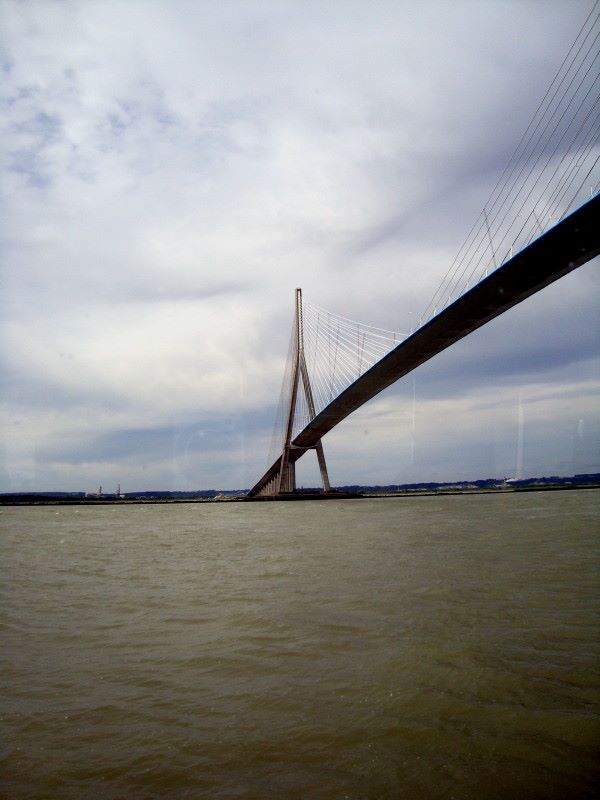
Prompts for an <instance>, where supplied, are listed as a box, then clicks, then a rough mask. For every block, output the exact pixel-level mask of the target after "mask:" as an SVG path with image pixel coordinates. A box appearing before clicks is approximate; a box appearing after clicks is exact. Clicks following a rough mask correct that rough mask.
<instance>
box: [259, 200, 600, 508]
mask: <svg viewBox="0 0 600 800" xmlns="http://www.w3.org/2000/svg"><path fill="white" fill-rule="evenodd" d="M599 253H600V196H596V197H594V198H593V199H592V200H589V201H588V202H587V203H585V204H584V205H583V206H581V207H580V208H578V209H577V210H576V211H574V212H573V213H572V214H570V215H569V216H568V217H566V218H565V219H563V220H562V221H561V222H559V223H558V224H557V225H555V227H554V228H551V229H550V230H549V231H547V233H545V234H543V235H542V236H540V237H539V238H538V239H536V240H535V241H534V242H532V243H531V244H530V245H528V247H526V248H525V249H524V250H521V251H520V252H519V253H517V255H515V256H514V257H513V258H511V259H510V260H509V261H507V262H506V263H504V264H503V265H502V266H501V267H499V268H498V269H497V270H495V271H494V272H493V273H492V274H491V275H489V276H488V277H487V278H485V279H484V280H482V281H481V282H480V283H478V284H477V285H476V286H474V287H473V288H472V289H471V290H470V291H468V292H466V293H465V294H464V295H462V296H461V297H460V298H459V299H458V300H456V301H455V302H454V303H452V305H450V306H448V307H447V308H445V309H444V310H443V311H441V312H440V313H439V314H438V315H437V316H435V317H433V319H431V320H430V321H429V322H428V323H427V324H426V325H424V326H423V327H422V328H419V329H418V330H417V331H416V332H415V333H413V334H412V335H411V336H409V337H408V338H407V339H405V340H404V341H403V342H402V343H401V344H399V345H398V346H397V347H395V348H394V349H393V350H391V351H390V352H389V353H388V354H387V355H386V356H384V358H382V359H381V361H378V362H377V363H376V364H375V365H374V366H373V367H371V369H370V370H368V371H367V372H365V373H364V375H362V376H361V377H360V378H358V380H356V381H355V382H354V383H353V384H351V385H350V386H349V387H348V388H347V389H346V390H345V391H344V392H342V393H341V394H340V395H338V397H336V398H335V399H334V400H332V402H331V403H330V404H329V405H328V406H327V407H326V408H324V409H323V411H321V412H320V413H319V414H317V416H316V417H315V418H314V419H313V420H312V421H311V422H310V423H309V424H308V425H307V426H306V427H305V428H304V430H302V431H301V432H300V433H299V434H298V436H296V438H295V439H294V440H293V442H292V443H291V448H290V450H289V454H288V463H289V465H290V467H291V468H293V465H294V463H295V462H296V461H297V460H298V459H299V458H300V457H301V456H302V455H304V453H305V452H306V450H307V449H312V448H314V447H316V445H317V444H318V443H319V442H320V441H321V439H322V438H323V436H325V434H326V433H328V432H329V431H330V430H331V429H332V428H334V427H335V426H336V425H337V424H338V423H339V422H341V421H342V420H343V419H345V418H346V417H347V416H348V415H349V414H351V413H352V412H353V411H355V410H356V409H357V408H360V406H362V405H363V404H364V403H366V402H367V401H368V400H370V399H371V398H373V397H375V396H376V395H377V394H379V392H381V391H383V389H386V388H387V387H388V386H390V385H391V384H392V383H394V382H395V381H397V380H398V379H399V378H401V377H403V376H404V375H406V374H408V373H409V372H412V370H414V369H415V368H416V367H418V366H420V365H421V364H423V363H424V362H425V361H428V360H429V359H430V358H432V357H433V356H435V355H437V353H440V352H442V350H445V349H446V348H447V347H450V345H452V344H454V343H455V342H457V341H459V340H460V339H462V338H464V337H465V336H467V335H468V334H469V333H471V332H472V331H474V330H477V328H480V327H481V326H482V325H485V324H486V323H487V322H490V320H492V319H494V318H495V317H498V316H500V314H503V313H504V312H505V311H507V310H508V309H509V308H512V307H513V306H515V305H517V304H518V303H520V302H522V301H523V300H526V299H527V298H528V297H531V295H533V294H535V293H536V292H539V291H540V290H541V289H543V288H544V287H545V286H548V285H549V284H551V283H553V282H554V281H556V280H558V279H559V278H562V276H563V275H566V274H567V273H569V272H571V271H572V270H574V269H576V268H577V267H580V266H582V265H583V264H585V263H586V262H587V261H589V260H591V259H592V258H594V257H595V256H596V255H598V254H599ZM282 459H283V456H280V457H279V458H278V459H277V460H276V461H275V462H274V463H273V464H272V466H271V467H270V468H269V469H268V470H267V471H266V472H265V474H264V475H263V476H262V478H261V479H260V480H259V481H258V482H257V483H256V484H255V485H254V486H253V487H252V489H250V491H249V492H248V497H255V496H256V495H258V494H263V493H264V492H265V491H268V487H269V486H274V485H275V482H276V481H277V480H278V476H279V474H280V470H281V464H282Z"/></svg>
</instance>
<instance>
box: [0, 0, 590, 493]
mask: <svg viewBox="0 0 600 800" xmlns="http://www.w3.org/2000/svg"><path fill="white" fill-rule="evenodd" d="M591 7H592V3H591V2H590V1H589V0H585V2H584V0H571V1H570V2H568V3H565V2H564V0H558V2H552V0H544V2H516V1H515V2H508V0H502V2H495V1H494V0H480V1H479V2H473V1H471V2H460V1H457V0H454V1H453V2H439V3H438V2H416V0H410V2H409V1H407V2H402V0H390V1H389V2H385V1H381V2H377V0H375V1H374V2H367V0H360V1H357V2H353V0H331V1H330V2H327V3H324V2H322V0H319V2H312V1H311V0H303V1H302V2H300V0H298V1H297V2H286V0H272V2H270V1H269V0H256V2H252V1H251V0H247V1H245V2H241V1H240V2H234V1H231V2H221V3H214V2H208V0H206V2H203V1H202V0H193V2H192V0H190V1H189V2H188V1H187V0H170V2H167V0H156V1H153V0H143V1H142V0H113V1H112V2H111V0H98V1H96V0H80V1H79V2H77V1H76V0H75V1H73V2H69V1H68V0H56V1H53V0H43V1H42V2H35V0H30V2H12V1H11V0H2V2H0V8H1V11H2V19H1V27H2V29H3V31H4V39H3V46H2V70H3V80H2V84H1V88H0V94H1V102H2V119H1V122H0V124H1V125H2V139H3V141H2V162H1V163H2V177H1V192H2V218H3V222H2V231H1V234H2V235H1V245H0V247H1V252H0V260H1V263H2V270H3V276H2V285H3V301H2V302H3V314H2V328H1V333H0V344H1V364H0V370H1V381H2V385H3V387H4V388H3V398H2V399H3V403H2V444H3V448H4V460H3V465H2V467H1V468H0V491H26V490H31V489H36V490H42V491H44V490H72V491H82V490H88V491H89V490H94V489H96V488H97V487H98V486H99V485H100V484H102V486H103V487H104V489H105V490H114V488H115V487H116V485H117V483H120V484H121V487H122V489H123V490H124V491H132V490H142V489H192V488H236V487H237V488H245V487H249V486H250V485H252V484H253V483H254V482H255V481H256V480H257V479H258V478H259V477H260V475H261V474H262V472H263V471H264V469H265V468H266V466H267V455H268V450H269V444H270V440H271V432H272V426H273V419H274V415H275V410H276V404H277V400H278V398H279V390H280V382H281V378H282V373H283V368H284V362H285V357H286V354H287V343H288V338H289V333H290V326H291V321H292V311H293V292H294V288H295V287H296V286H301V287H302V288H303V291H304V295H305V297H306V298H307V299H309V300H311V301H313V302H315V303H318V304H319V305H320V306H324V307H325V308H328V309H331V310H332V311H335V312H337V313H339V314H343V315H344V316H347V317H350V318H352V319H356V320H360V321H361V322H365V323H370V324H373V325H377V326H381V327H385V328H390V329H394V330H406V329H407V328H410V327H411V326H412V325H413V324H414V321H415V320H416V319H418V317H419V315H420V314H421V312H422V311H423V309H424V308H425V306H426V305H427V303H428V302H429V300H430V298H431V296H432V294H433V292H434V291H435V289H436V287H437V285H438V283H439V281H440V279H441V278H442V276H443V274H444V273H445V271H446V269H447V268H448V266H449V264H450V263H451V261H452V259H453V257H454V255H455V253H456V251H457V250H458V248H459V246H460V245H461V243H462V241H463V239H464V237H465V235H466V233H467V232H468V230H469V228H470V227H471V225H472V223H473V221H474V220H475V218H476V217H477V215H478V213H479V212H480V210H481V208H482V207H483V205H484V203H485V202H486V199H487V197H488V195H489V193H490V191H491V189H492V187H493V185H494V183H495V182H496V179H497V177H498V175H499V174H500V172H501V171H502V169H503V168H504V166H505V164H506V161H507V159H508V158H509V156H510V154H511V153H512V151H513V149H514V148H515V146H516V144H517V142H518V140H519V138H520V136H521V134H522V132H523V130H524V129H525V127H526V125H527V123H528V121H529V119H530V117H531V115H532V114H533V112H534V110H535V108H536V106H537V104H538V102H539V101H540V99H541V98H542V96H543V94H544V92H545V91H546V88H547V86H548V84H549V82H550V79H551V78H552V76H553V74H554V73H555V71H556V69H557V68H558V66H559V64H560V62H561V60H562V58H563V56H564V55H565V54H566V52H567V50H568V48H569V47H570V45H571V43H572V41H573V40H574V39H575V36H576V35H577V32H578V31H579V28H580V26H581V24H582V23H583V21H584V19H585V17H586V16H587V15H588V13H589V11H590V9H591ZM598 289H599V281H598V260H597V259H596V261H595V262H592V263H590V264H588V265H586V266H584V267H582V268H580V269H579V270H576V271H575V273H573V274H571V275H569V276H567V277H565V278H563V279H562V280H561V281H559V282H557V283H556V284H554V285H552V286H551V287H548V288H547V289H545V290H544V291H543V292H541V293H540V294H538V295H536V296H535V297H534V298H531V299H530V300H528V301H526V302H525V303H523V304H521V305H520V306H518V307H517V308H515V309H513V310H512V311H510V312H508V313H507V314H505V315H504V316H503V317H501V318H499V319H498V320H496V321H495V322H494V323H492V324H490V325H489V326H487V327H486V328H484V329H482V330H481V331H479V332H477V333H475V334H472V335H471V336H470V337H468V338H467V339H465V340H464V341H463V342H461V343H459V344H457V345H455V346H454V347H452V348H451V349H450V350H448V351H446V352H445V353H443V354H440V355H438V356H437V357H436V358H434V359H433V360H432V361H431V362H429V363H428V364H426V365H424V366H423V367H422V368H420V369H419V370H417V371H416V372H415V373H414V374H413V375H411V376H409V377H407V378H406V379H404V380H403V381H401V382H399V383H398V384H396V385H395V386H394V387H392V388H390V389H389V390H387V391H386V392H385V393H384V394H383V395H381V396H379V397H378V398H376V399H374V400H373V401H371V402H370V403H369V404H367V405H366V406H365V407H364V408H363V409H362V410H360V411H359V412H357V413H356V414H355V415H353V416H352V417H351V418H349V419H348V420H347V421H346V422H345V423H343V424H342V425H340V426H339V427H338V428H337V429H335V430H334V431H332V432H331V433H330V434H329V435H328V436H327V437H326V438H325V439H324V440H323V444H324V448H325V454H326V457H327V459H328V464H329V471H330V476H331V480H332V483H333V484H334V485H341V484H346V483H399V482H411V481H422V480H437V481H445V480H459V479H468V478H480V477H491V476H514V475H515V474H516V473H517V472H519V471H522V472H523V474H525V475H550V474H572V473H575V472H592V471H600V458H599V455H598V454H599V453H600V419H599V417H600V413H599V408H600V403H599V402H598V400H599V387H600V378H599V369H598V363H599V362H598V343H599V340H600V336H599V333H598V315H597V310H596V309H597V308H598V295H599V292H598ZM519 405H520V408H521V411H520V412H519ZM519 417H520V418H521V420H522V431H523V435H522V447H521V448H520V447H519V444H518V439H519ZM311 459H312V456H311V454H309V455H307V457H306V458H304V459H302V461H301V462H299V481H300V482H301V483H305V484H310V483H311V482H312V483H314V481H315V480H316V477H315V475H316V470H315V468H314V466H313V464H312V460H311ZM304 462H307V463H306V466H302V467H301V465H303V463H304Z"/></svg>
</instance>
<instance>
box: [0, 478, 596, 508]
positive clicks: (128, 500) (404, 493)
mask: <svg viewBox="0 0 600 800" xmlns="http://www.w3.org/2000/svg"><path fill="white" fill-rule="evenodd" d="M574 489H575V490H580V489H600V483H581V484H575V483H571V484H559V485H553V484H548V485H543V484H541V485H536V486H502V487H498V488H487V487H486V488H482V489H478V488H464V489H458V488H457V489H452V488H449V489H423V490H421V489H408V490H398V491H393V490H392V491H379V492H378V491H364V492H332V493H331V494H329V495H324V494H319V493H304V494H302V493H301V492H299V493H297V494H296V495H294V496H292V497H265V498H248V497H246V496H245V495H232V496H217V497H124V498H116V497H106V498H103V497H80V498H79V497H78V498H73V499H69V498H62V497H44V496H41V495H40V496H28V497H27V498H23V499H19V498H18V496H16V495H9V496H5V497H0V506H109V505H110V506H115V505H116V506H122V505H179V504H181V503H240V502H297V501H310V500H358V499H377V498H386V497H387V498H390V497H403V498H406V497H437V496H442V497H458V496H462V495H482V494H521V493H523V492H558V491H573V490H574Z"/></svg>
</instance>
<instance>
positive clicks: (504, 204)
mask: <svg viewBox="0 0 600 800" xmlns="http://www.w3.org/2000/svg"><path fill="white" fill-rule="evenodd" d="M597 8H598V3H596V5H595V7H594V9H593V10H592V12H590V15H589V16H588V18H587V19H586V21H585V22H584V24H583V26H582V28H581V30H580V31H579V34H578V36H577V38H576V40H575V42H574V43H573V45H572V46H571V49H570V50H569V52H568V53H567V55H566V56H565V59H564V60H563V62H562V64H561V66H560V68H559V69H558V71H557V73H556V75H555V76H554V79H553V81H552V82H551V84H550V87H549V89H548V91H547V92H546V94H545V96H544V98H543V99H542V101H541V103H540V105H539V106H538V108H537V110H536V112H535V114H534V116H533V118H532V120H531V122H530V123H529V126H528V127H527V129H526V131H525V133H524V134H523V136H522V137H521V140H520V142H519V143H518V145H517V147H516V149H515V151H514V153H513V155H512V157H511V159H510V160H509V162H508V164H507V166H506V168H505V169H504V171H503V173H502V174H501V175H500V177H499V179H498V181H497V183H496V185H495V187H494V189H493V190H492V193H491V195H490V197H489V199H488V201H487V203H486V204H485V207H484V208H483V210H482V212H481V214H480V215H479V217H478V219H477V220H476V222H475V224H474V225H473V227H472V229H471V231H470V232H469V234H468V236H467V238H466V240H465V242H464V243H463V245H462V247H461V248H460V250H459V252H458V254H457V256H456V258H455V259H454V261H453V262H452V264H451V266H450V268H449V269H448V271H447V272H446V274H445V275H444V277H443V279H442V281H441V283H440V285H439V287H438V288H437V290H436V291H435V292H434V294H433V296H432V299H431V301H430V303H429V305H428V306H427V308H426V309H425V311H424V312H423V314H422V315H421V317H420V319H419V322H418V324H417V326H416V328H415V329H414V330H412V331H405V332H402V333H400V332H393V331H387V330H383V329H380V328H377V327H374V326H369V325H363V324H360V323H357V322H354V321H352V320H349V319H346V318H345V317H343V316H340V315H339V314H334V313H332V312H329V311H326V310H325V309H322V308H320V307H319V306H316V305H312V304H309V303H303V302H302V293H301V291H300V290H299V289H296V298H295V313H294V323H293V329H292V337H291V342H290V350H289V353H288V360H287V367H286V373H285V376H284V381H283V386H282V394H281V398H280V404H279V411H278V419H277V421H276V426H275V433H274V440H273V445H272V453H271V458H270V466H269V468H268V469H267V471H266V472H265V474H264V475H263V476H262V477H261V478H260V479H259V480H258V481H257V483H256V484H255V485H254V486H253V487H252V489H251V490H250V492H249V493H248V497H250V498H252V497H285V496H289V494H290V493H291V492H294V491H295V489H296V480H295V463H296V461H297V460H298V459H299V458H300V457H301V456H302V455H304V454H305V453H306V452H307V450H315V452H316V456H317V460H318V463H319V468H320V472H321V478H322V482H323V491H324V492H326V493H328V492H329V491H330V483H329V477H328V473H327V467H326V462H325V455H324V452H323V446H322V442H321V440H322V438H323V436H324V435H325V434H326V433H328V432H329V431H330V430H331V429H332V428H334V427H335V426H336V425H337V424H338V423H339V422H341V421H342V420H343V419H345V418H346V417H347V416H348V415H349V414H351V413H352V412H353V411H355V410H356V409H358V408H359V407H360V406H362V405H363V404H364V403H366V402H367V401H368V400H370V399H371V398H373V397H375V396H376V395H377V394H378V393H379V392H381V391H382V390H383V389H385V388H387V387H388V386H390V385H391V384H392V383H394V382H395V381H397V380H398V379H399V378H401V377H403V376H404V375H406V374H408V373H409V372H411V371H412V370H414V369H415V368H416V367H418V366H419V365H420V364H422V363H424V362H425V361H427V360H428V359H430V358H432V357H433V356H434V355H436V354H437V353H440V352H442V351H443V350H444V349H446V348H447V347H449V346H450V345H452V344H453V343H455V342H457V341H459V340H460V339H462V338H463V337H465V336H467V335H468V334H469V333H471V332H472V331H474V330H476V329H477V328H480V327H481V326H482V325H485V324H486V323H487V322H489V321H490V320H492V319H494V318H495V317H497V316H499V315H500V314H503V313H504V312H505V311H507V310H508V309H510V308H512V307H513V306H515V305H517V304H518V303H520V302H522V301H523V300H525V299H526V298H528V297H530V296H531V295H533V294H535V293H536V292H538V291H540V290H541V289H543V288H544V287H545V286H547V285H549V284H550V283H552V282H553V281H556V280H558V279H559V278H561V277H562V276H563V275H566V274H567V273H569V272H571V271H572V270H574V269H576V268H577V267H580V266H582V265H583V264H585V263H586V262H587V261H589V260H590V259H592V258H594V257H595V256H596V255H598V254H599V253H600V196H599V195H598V182H599V179H600V169H599V161H600V137H599V123H600V102H599V100H600V98H599V92H598V85H599V82H600V71H599V70H598V55H599V53H598V40H599V38H600V18H599V15H598V13H597Z"/></svg>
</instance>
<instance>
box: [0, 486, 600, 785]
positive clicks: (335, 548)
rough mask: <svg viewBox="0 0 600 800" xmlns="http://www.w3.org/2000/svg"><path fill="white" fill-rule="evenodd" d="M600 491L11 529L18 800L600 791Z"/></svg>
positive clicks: (84, 520)
mask: <svg viewBox="0 0 600 800" xmlns="http://www.w3.org/2000/svg"><path fill="white" fill-rule="evenodd" d="M599 520H600V492H598V491H596V490H587V491H561V492H539V493H537V492H536V493H527V494H508V495H481V496H458V497H420V498H408V499H404V498H389V499H373V500H368V499H363V500H346V501H328V502H323V501H316V502H305V503H297V502H295V503H289V502H288V503H272V504H265V503H256V504H250V503H248V504H245V503H231V504H226V503H221V504H218V503H214V504H189V505H187V504H186V505H175V506H173V505H155V506H142V505H138V506H126V507H119V506H104V507H98V506H90V507H85V506H56V507H49V506H46V507H21V508H4V509H2V511H1V513H0V559H1V574H2V583H1V597H0V615H1V623H2V629H1V632H2V633H1V635H2V650H1V658H2V673H3V676H2V684H1V689H0V692H1V709H0V713H1V726H2V731H1V733H2V741H1V744H0V747H1V756H0V796H1V797H2V798H7V799H8V798H10V800H21V798H27V800H30V799H31V798H40V800H41V799H42V798H43V799H44V800H53V799H54V798H60V799H61V800H87V799H88V798H89V799H90V800H92V799H93V800H98V799H99V800H117V798H118V799H119V800H121V799H122V798H123V799H124V798H142V799H143V798H192V800H193V798H211V800H212V798H215V799H216V800H218V799H219V798H228V799H229V798H232V799H233V798H236V800H237V799H248V798H256V800H259V799H260V800H262V799H263V798H317V799H323V800H329V799H330V798H331V799H332V800H335V799H337V798H339V800H346V798H347V799H348V800H349V799H350V798H352V800H358V799H359V798H365V799H367V798H368V799H369V800H371V799H373V800H374V799H375V798H381V799H384V798H385V799H386V800H387V799H388V798H389V800H392V799H393V800H396V799H397V798H411V800H412V799H413V798H414V800H428V799H429V798H444V800H446V798H457V799H458V798H461V799H464V800H467V799H468V800H470V799H471V798H472V799H473V800H475V798H477V800H480V799H481V798H485V800H493V799H494V798H560V800H564V798H588V797H589V798H591V797H594V796H595V791H594V790H595V784H597V779H598V769H597V765H598V744H599V740H600V725H599V718H598V700H599V683H598V675H599V670H598V668H599V665H600V659H599V654H600V648H599V638H600V637H599V635H598V633H599V631H598V617H599V614H598V612H599V611H600V602H599V599H598V576H599V571H598V565H599V557H598V556H599V553H598V531H599V528H600V526H599Z"/></svg>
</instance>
